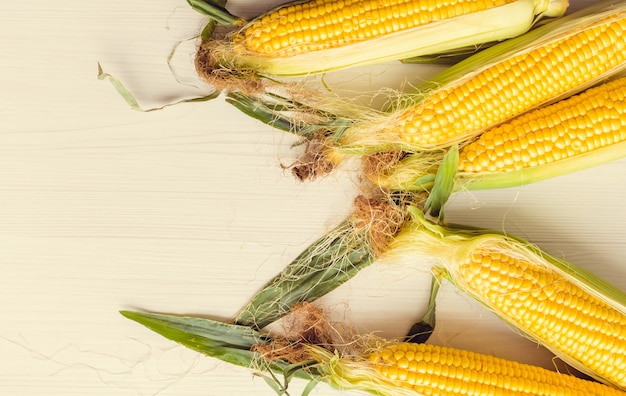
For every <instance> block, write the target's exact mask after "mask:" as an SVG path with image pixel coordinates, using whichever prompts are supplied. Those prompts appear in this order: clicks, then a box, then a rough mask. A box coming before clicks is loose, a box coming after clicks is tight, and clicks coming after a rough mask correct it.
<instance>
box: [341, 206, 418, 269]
mask: <svg viewBox="0 0 626 396" xmlns="http://www.w3.org/2000/svg"><path fill="white" fill-rule="evenodd" d="M406 216H407V214H406V211H404V210H403V209H402V206H401V205H395V204H393V203H391V202H390V201H389V200H388V199H384V198H383V199H379V198H366V197H365V196H363V195H359V196H358V197H356V198H355V200H354V215H353V218H354V224H355V228H356V229H365V230H367V243H368V245H369V246H370V248H371V250H372V252H373V253H374V256H376V257H378V256H380V255H382V254H383V253H384V252H385V251H386V250H387V248H388V247H389V243H391V241H392V240H393V237H394V236H395V235H396V234H397V233H398V231H400V229H401V228H402V226H403V225H404V222H405V221H406Z"/></svg>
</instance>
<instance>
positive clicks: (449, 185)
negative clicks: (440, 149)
mask: <svg viewBox="0 0 626 396" xmlns="http://www.w3.org/2000/svg"><path fill="white" fill-rule="evenodd" d="M458 166H459V147H458V146H456V145H455V146H452V147H451V148H450V150H449V151H448V153H447V154H446V155H445V156H444V157H443V160H442V162H441V164H440V165H439V169H437V174H436V175H435V184H434V186H433V189H432V191H431V192H430V195H429V196H428V199H427V200H426V204H425V205H424V212H426V213H428V212H429V211H430V214H431V215H432V216H435V217H437V216H440V217H441V219H442V220H443V207H444V205H445V203H446V202H447V201H448V199H449V198H450V195H451V194H452V191H453V190H454V183H455V176H456V171H457V169H458Z"/></svg>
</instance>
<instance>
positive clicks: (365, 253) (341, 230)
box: [235, 220, 375, 328]
mask: <svg viewBox="0 0 626 396" xmlns="http://www.w3.org/2000/svg"><path fill="white" fill-rule="evenodd" d="M374 260H375V257H374V255H373V253H372V252H371V250H370V247H369V244H368V242H367V238H366V236H365V231H359V230H356V229H355V228H354V226H353V224H352V222H351V221H349V220H346V221H344V222H343V223H342V224H340V225H339V226H338V227H337V228H335V229H334V230H333V231H331V232H330V233H328V234H326V235H325V236H323V237H322V238H320V239H318V240H317V241H315V242H314V243H313V244H311V245H310V246H309V247H308V248H306V249H305V250H304V251H303V252H302V253H301V254H300V255H299V256H298V257H297V258H296V259H295V260H294V261H292V262H291V263H290V264H289V265H288V266H287V267H286V268H285V269H284V270H283V271H282V272H281V273H280V274H278V275H277V276H276V277H275V278H274V279H273V280H272V281H270V282H269V283H268V284H267V285H266V286H265V287H264V288H263V289H262V290H261V291H260V292H259V293H257V294H256V295H255V296H254V297H253V299H252V301H251V302H250V303H249V304H248V305H247V306H246V307H245V308H244V309H243V310H242V311H241V312H240V313H239V315H238V316H237V318H236V320H235V322H236V323H238V324H241V325H246V326H253V327H256V328H263V327H265V326H267V325H268V324H270V323H272V322H274V321H276V320H278V319H279V318H281V317H282V316H284V315H285V314H287V313H288V312H289V311H290V310H291V308H292V307H293V306H294V305H296V304H298V303H302V302H312V301H315V300H316V299H318V298H319V297H322V296H324V295H325V294H327V293H329V292H330V291H332V290H334V289H336V288H337V287H339V286H340V285H342V284H343V283H345V282H347V281H348V280H350V279H351V278H352V277H354V276H355V275H356V274H357V273H358V272H359V271H360V270H362V269H363V268H365V267H367V266H368V265H370V264H371V263H372V262H374Z"/></svg>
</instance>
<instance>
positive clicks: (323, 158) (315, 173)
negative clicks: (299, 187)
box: [283, 138, 336, 182]
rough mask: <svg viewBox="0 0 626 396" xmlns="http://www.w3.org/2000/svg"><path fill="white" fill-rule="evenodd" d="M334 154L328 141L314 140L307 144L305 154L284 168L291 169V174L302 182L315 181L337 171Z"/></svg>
mask: <svg viewBox="0 0 626 396" xmlns="http://www.w3.org/2000/svg"><path fill="white" fill-rule="evenodd" d="M332 154H333V153H332V147H330V146H328V144H327V143H326V139H317V138H313V139H311V140H309V141H307V142H306V147H305V151H304V154H302V155H301V156H300V157H299V158H298V159H297V160H296V161H295V162H294V163H292V164H290V165H288V166H284V167H283V168H286V169H290V170H291V174H292V175H293V176H294V177H295V178H296V179H298V180H299V181H301V182H304V181H313V180H315V179H317V178H318V177H322V176H325V175H327V174H329V173H331V172H332V171H333V170H334V169H335V167H336V164H335V162H334V161H333V160H332V158H333V155H332Z"/></svg>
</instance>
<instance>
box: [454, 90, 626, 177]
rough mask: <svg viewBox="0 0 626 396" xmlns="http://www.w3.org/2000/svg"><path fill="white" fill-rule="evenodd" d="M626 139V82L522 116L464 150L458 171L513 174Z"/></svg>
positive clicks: (482, 135)
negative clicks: (512, 172) (511, 172)
mask: <svg viewBox="0 0 626 396" xmlns="http://www.w3.org/2000/svg"><path fill="white" fill-rule="evenodd" d="M623 141H626V78H620V79H618V80H615V81H612V82H610V83H607V84H603V85H600V86H598V87H595V88H591V89H589V90H587V91H585V92H584V93H582V94H580V95H576V96H573V97H571V98H569V99H565V100H562V101H560V102H557V103H555V104H553V105H550V106H546V107H543V108H539V109H537V110H534V111H532V112H530V113H526V114H523V115H521V116H519V117H517V118H515V119H513V120H512V121H511V122H508V123H506V124H502V125H500V126H498V127H496V128H493V129H490V130H488V131H486V132H484V133H483V134H481V135H480V137H479V138H478V139H477V140H475V141H474V142H472V143H470V144H468V145H467V146H465V147H463V148H462V149H461V151H460V152H459V167H458V171H459V172H476V173H479V172H510V171H518V170H522V169H527V168H530V167H533V166H538V165H543V164H548V163H551V162H556V161H559V160H564V159H566V158H571V157H573V156H576V155H580V154H583V153H587V152H590V151H593V150H597V149H600V148H603V147H607V146H610V145H612V144H616V143H618V142H623Z"/></svg>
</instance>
